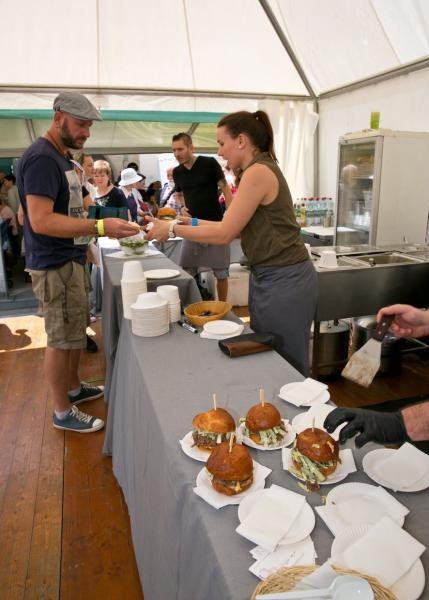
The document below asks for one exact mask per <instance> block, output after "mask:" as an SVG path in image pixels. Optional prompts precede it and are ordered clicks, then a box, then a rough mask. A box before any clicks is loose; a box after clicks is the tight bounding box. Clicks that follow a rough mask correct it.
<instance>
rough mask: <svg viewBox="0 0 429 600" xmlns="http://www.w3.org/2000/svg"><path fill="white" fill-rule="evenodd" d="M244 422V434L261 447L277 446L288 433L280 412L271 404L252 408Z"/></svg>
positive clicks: (267, 403) (260, 404) (257, 405)
mask: <svg viewBox="0 0 429 600" xmlns="http://www.w3.org/2000/svg"><path fill="white" fill-rule="evenodd" d="M242 422H244V425H243V427H242V429H243V434H244V435H245V436H246V437H248V438H250V439H251V440H252V441H253V442H254V443H255V444H259V445H260V446H276V445H278V444H279V443H280V442H282V441H283V438H284V435H285V433H286V427H285V425H284V423H283V421H282V418H281V415H280V413H279V411H278V410H277V408H276V407H275V406H274V405H273V404H270V403H269V402H264V403H263V404H262V403H259V404H255V405H254V406H252V407H251V408H250V409H249V410H248V412H247V415H246V417H245V418H244V419H242Z"/></svg>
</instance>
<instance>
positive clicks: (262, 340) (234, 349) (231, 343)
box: [219, 333, 278, 358]
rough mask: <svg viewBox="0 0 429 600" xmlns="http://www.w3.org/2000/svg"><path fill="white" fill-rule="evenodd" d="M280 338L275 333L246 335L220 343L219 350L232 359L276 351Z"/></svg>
mask: <svg viewBox="0 0 429 600" xmlns="http://www.w3.org/2000/svg"><path fill="white" fill-rule="evenodd" d="M277 338H278V336H277V335H275V334H274V333H244V334H243V335H237V336H235V337H231V338H227V339H226V340H222V341H219V348H220V349H221V350H222V352H223V353H224V354H226V355H227V356H229V357H230V358H236V357H238V356H247V355H248V354H257V353H258V352H267V351H268V350H274V349H275V346H276V340H277Z"/></svg>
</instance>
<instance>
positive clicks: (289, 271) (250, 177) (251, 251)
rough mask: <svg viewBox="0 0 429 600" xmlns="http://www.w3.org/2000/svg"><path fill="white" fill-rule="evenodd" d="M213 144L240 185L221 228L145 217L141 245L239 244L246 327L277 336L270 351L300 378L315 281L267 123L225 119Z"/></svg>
mask: <svg viewBox="0 0 429 600" xmlns="http://www.w3.org/2000/svg"><path fill="white" fill-rule="evenodd" d="M217 139H218V144H219V150H218V154H219V156H222V157H223V158H224V159H226V160H227V161H228V167H229V168H230V169H233V170H234V172H236V173H238V178H237V179H238V181H239V186H238V190H237V193H236V196H235V198H234V201H233V202H232V204H231V205H230V207H229V208H228V210H227V211H226V213H225V215H224V217H223V220H222V221H218V222H212V221H203V220H200V219H195V218H192V217H183V218H182V220H181V223H180V224H179V223H178V222H177V221H176V220H173V221H170V222H169V223H168V222H165V221H160V220H156V219H151V218H149V217H147V220H149V221H152V222H153V227H152V229H150V230H149V231H148V232H147V234H146V237H147V238H148V239H157V240H158V241H164V240H166V239H168V237H175V236H176V235H179V236H181V237H183V238H185V239H187V240H191V241H195V242H200V243H208V244H219V245H222V244H229V243H230V242H232V240H233V239H235V238H236V237H239V236H240V238H241V245H242V248H243V251H244V253H245V255H246V257H247V259H248V262H249V265H250V269H251V278H250V288H249V312H250V319H251V321H250V325H251V327H252V329H253V330H254V331H256V332H267V331H269V332H272V333H275V334H277V335H278V336H279V342H278V344H277V346H276V350H277V351H278V352H279V354H281V355H282V356H283V357H284V358H285V359H286V360H288V361H289V362H290V363H291V364H292V365H293V366H294V367H296V368H297V369H298V370H299V371H300V372H301V373H303V374H304V375H307V374H308V370H309V358H308V355H309V339H310V326H311V322H312V320H313V317H314V312H315V309H316V301H317V277H316V272H315V270H314V267H313V265H312V263H311V261H310V260H309V256H308V253H307V250H306V248H305V246H304V243H303V241H302V240H301V238H300V228H299V225H298V224H297V222H296V219H295V215H294V211H293V205H292V198H291V195H290V191H289V188H288V185H287V183H286V180H285V178H284V176H283V174H282V172H281V171H280V168H279V167H278V165H277V158H276V155H275V152H274V144H273V141H274V140H273V130H272V127H271V123H270V120H269V118H268V115H267V114H266V113H265V112H263V111H260V110H258V111H256V112H254V113H250V112H246V111H241V112H236V113H232V114H230V115H226V116H225V117H223V118H222V119H221V120H220V121H219V123H218V129H217Z"/></svg>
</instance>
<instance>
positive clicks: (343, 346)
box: [317, 321, 350, 376]
mask: <svg viewBox="0 0 429 600" xmlns="http://www.w3.org/2000/svg"><path fill="white" fill-rule="evenodd" d="M349 336H350V328H349V326H348V324H347V323H343V322H341V321H340V322H338V321H322V322H321V323H320V334H319V336H318V344H317V363H318V364H317V375H324V376H333V375H339V374H340V373H341V371H342V370H343V367H344V366H345V364H346V363H347V360H348V347H349Z"/></svg>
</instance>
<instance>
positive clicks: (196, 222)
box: [191, 217, 198, 227]
mask: <svg viewBox="0 0 429 600" xmlns="http://www.w3.org/2000/svg"><path fill="white" fill-rule="evenodd" d="M191 225H192V227H197V225H198V219H197V217H192V219H191Z"/></svg>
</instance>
